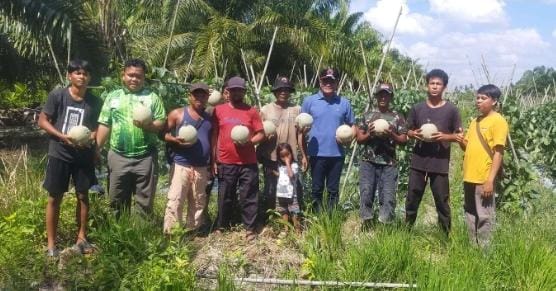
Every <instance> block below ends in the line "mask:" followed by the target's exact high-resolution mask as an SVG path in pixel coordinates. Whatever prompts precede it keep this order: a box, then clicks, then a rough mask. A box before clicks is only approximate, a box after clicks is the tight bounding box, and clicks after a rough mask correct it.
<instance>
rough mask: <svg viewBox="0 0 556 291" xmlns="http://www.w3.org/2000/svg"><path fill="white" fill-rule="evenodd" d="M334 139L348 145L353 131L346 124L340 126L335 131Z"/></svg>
mask: <svg viewBox="0 0 556 291" xmlns="http://www.w3.org/2000/svg"><path fill="white" fill-rule="evenodd" d="M336 138H337V139H338V140H340V142H341V143H343V144H347V143H350V142H351V141H352V140H353V129H352V128H351V126H349V125H346V124H344V125H340V126H339V127H338V129H336Z"/></svg>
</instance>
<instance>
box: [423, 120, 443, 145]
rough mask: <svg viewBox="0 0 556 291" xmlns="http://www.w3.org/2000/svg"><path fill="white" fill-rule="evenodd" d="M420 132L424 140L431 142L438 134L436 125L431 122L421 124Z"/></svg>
mask: <svg viewBox="0 0 556 291" xmlns="http://www.w3.org/2000/svg"><path fill="white" fill-rule="evenodd" d="M420 134H421V137H422V138H423V140H424V141H426V142H433V141H435V140H436V138H435V137H436V136H437V135H438V134H439V132H438V127H436V125H434V124H433V123H430V122H429V123H425V124H423V125H421V128H420Z"/></svg>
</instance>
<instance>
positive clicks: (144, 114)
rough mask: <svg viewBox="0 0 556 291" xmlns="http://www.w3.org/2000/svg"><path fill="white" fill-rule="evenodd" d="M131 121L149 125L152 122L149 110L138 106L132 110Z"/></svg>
mask: <svg viewBox="0 0 556 291" xmlns="http://www.w3.org/2000/svg"><path fill="white" fill-rule="evenodd" d="M133 120H135V121H138V122H140V123H149V122H151V121H152V112H151V109H150V108H149V107H147V106H145V105H143V104H139V105H137V106H135V108H133Z"/></svg>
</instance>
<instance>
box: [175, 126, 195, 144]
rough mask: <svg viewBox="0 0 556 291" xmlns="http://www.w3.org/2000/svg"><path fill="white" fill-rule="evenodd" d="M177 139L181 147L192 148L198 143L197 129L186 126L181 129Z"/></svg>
mask: <svg viewBox="0 0 556 291" xmlns="http://www.w3.org/2000/svg"><path fill="white" fill-rule="evenodd" d="M177 139H178V141H179V143H180V145H181V146H184V147H189V146H192V145H193V144H195V143H196V142H197V129H196V128H195V127H194V126H192V125H184V126H182V127H180V129H179V131H178V138H177Z"/></svg>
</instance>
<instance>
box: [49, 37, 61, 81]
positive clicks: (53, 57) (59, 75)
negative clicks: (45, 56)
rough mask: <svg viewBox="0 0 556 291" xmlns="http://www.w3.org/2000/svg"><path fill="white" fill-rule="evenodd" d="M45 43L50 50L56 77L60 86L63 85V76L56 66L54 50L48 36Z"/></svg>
mask: <svg viewBox="0 0 556 291" xmlns="http://www.w3.org/2000/svg"><path fill="white" fill-rule="evenodd" d="M46 42H48V48H49V49H50V54H51V55H52V59H53V60H54V67H55V68H56V71H57V72H58V77H60V84H62V85H63V84H64V83H65V82H64V76H63V75H62V71H60V66H59V65H58V60H56V55H55V54H54V49H53V48H52V42H51V41H50V36H48V35H47V36H46Z"/></svg>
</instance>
